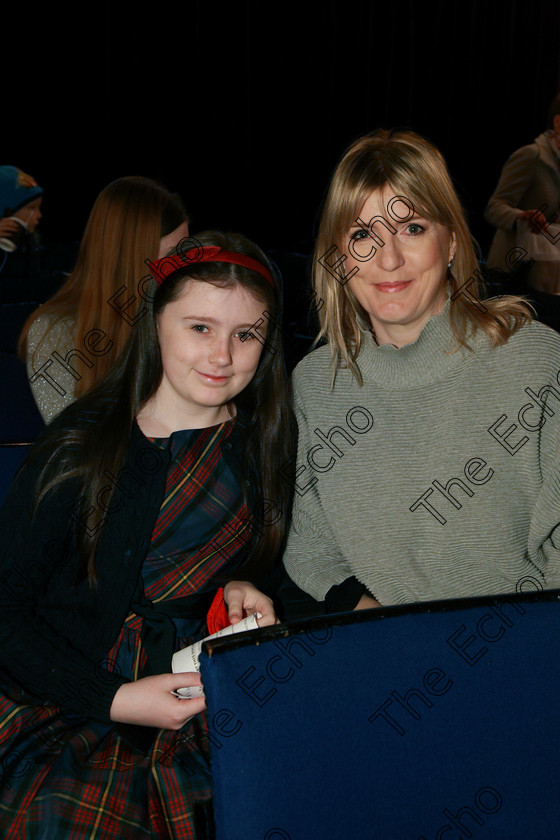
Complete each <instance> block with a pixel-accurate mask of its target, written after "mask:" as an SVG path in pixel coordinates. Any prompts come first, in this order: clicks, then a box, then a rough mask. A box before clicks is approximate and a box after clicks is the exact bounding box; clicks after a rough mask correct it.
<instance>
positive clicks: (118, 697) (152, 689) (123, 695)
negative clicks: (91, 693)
mask: <svg viewBox="0 0 560 840" xmlns="http://www.w3.org/2000/svg"><path fill="white" fill-rule="evenodd" d="M189 685H202V681H201V679H200V675H199V674H195V673H194V672H193V673H191V672H189V673H183V674H157V675H156V676H153V677H142V678H141V679H139V680H136V681H135V682H130V683H125V684H124V685H121V687H120V688H119V689H118V690H117V693H116V694H115V696H114V697H113V702H112V704H111V710H110V717H111V720H113V721H115V723H136V724H139V725H140V726H156V727H157V728H158V729H175V730H177V729H181V727H182V726H184V725H185V723H186V722H187V721H188V720H190V719H191V718H192V717H194V715H197V714H198V713H199V712H201V711H202V710H203V709H205V708H206V702H205V699H204V697H199V698H196V699H194V700H183V699H181V700H180V699H179V698H178V697H175V696H174V695H173V694H171V692H172V691H176V690H177V689H178V688H185V687H186V686H189Z"/></svg>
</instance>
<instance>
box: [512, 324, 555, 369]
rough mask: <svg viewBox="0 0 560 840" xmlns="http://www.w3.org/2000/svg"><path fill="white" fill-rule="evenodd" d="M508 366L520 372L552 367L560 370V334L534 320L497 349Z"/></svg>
mask: <svg viewBox="0 0 560 840" xmlns="http://www.w3.org/2000/svg"><path fill="white" fill-rule="evenodd" d="M496 349H497V350H498V351H499V355H500V356H501V357H502V359H504V360H505V357H507V358H508V364H509V365H510V366H512V367H515V368H518V369H520V370H527V369H530V370H531V369H532V370H537V369H540V368H549V367H552V368H553V369H554V370H556V371H558V370H560V333H558V332H556V330H553V329H551V327H548V326H546V324H543V323H541V322H540V321H535V320H532V321H530V322H529V323H528V324H524V325H523V326H522V327H520V328H519V329H518V330H516V331H515V332H514V333H513V334H512V335H511V336H510V337H509V339H508V340H507V342H505V343H504V344H501V345H499V347H497V348H496Z"/></svg>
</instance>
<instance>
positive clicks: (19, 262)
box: [0, 166, 43, 281]
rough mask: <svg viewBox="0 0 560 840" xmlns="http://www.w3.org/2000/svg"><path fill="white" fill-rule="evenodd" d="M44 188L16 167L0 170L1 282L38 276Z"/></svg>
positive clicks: (0, 167)
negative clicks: (38, 243) (7, 279)
mask: <svg viewBox="0 0 560 840" xmlns="http://www.w3.org/2000/svg"><path fill="white" fill-rule="evenodd" d="M42 201H43V188H42V187H40V186H39V185H38V183H37V181H35V179H34V178H32V177H31V175H27V174H26V173H25V172H22V170H21V169H18V168H17V167H16V166H0V281H1V280H2V279H4V278H6V277H9V278H15V277H30V276H32V275H34V274H38V273H39V268H38V256H37V252H38V246H37V240H36V231H37V226H38V224H39V221H40V219H41V215H42V214H41V204H42Z"/></svg>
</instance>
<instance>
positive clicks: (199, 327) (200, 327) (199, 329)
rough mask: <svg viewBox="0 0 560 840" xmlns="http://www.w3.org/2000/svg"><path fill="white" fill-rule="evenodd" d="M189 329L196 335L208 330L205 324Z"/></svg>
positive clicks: (194, 325) (195, 325)
mask: <svg viewBox="0 0 560 840" xmlns="http://www.w3.org/2000/svg"><path fill="white" fill-rule="evenodd" d="M191 329H192V330H194V331H195V332H197V333H203V332H206V331H207V330H208V327H207V326H206V325H205V324H193V325H192V327H191Z"/></svg>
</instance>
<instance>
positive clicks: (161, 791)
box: [0, 616, 213, 840]
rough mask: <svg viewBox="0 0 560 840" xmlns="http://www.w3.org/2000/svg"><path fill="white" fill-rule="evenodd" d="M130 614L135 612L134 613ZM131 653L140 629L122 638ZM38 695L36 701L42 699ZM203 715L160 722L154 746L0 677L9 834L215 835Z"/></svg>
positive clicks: (0, 781) (68, 837)
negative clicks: (175, 723) (177, 724)
mask: <svg viewBox="0 0 560 840" xmlns="http://www.w3.org/2000/svg"><path fill="white" fill-rule="evenodd" d="M130 618H131V619H132V620H133V621H134V620H135V619H136V621H138V617H137V616H131V617H130ZM118 644H119V645H120V646H121V651H120V653H121V655H120V656H119V660H120V661H121V662H122V660H123V656H122V647H123V645H124V647H125V648H128V651H129V653H130V654H131V657H134V659H135V660H136V661H137V662H139V661H141V657H139V656H138V655H137V650H138V645H139V644H140V633H139V631H138V630H136V629H132V628H127V627H125V628H123V631H121V635H120V637H119V643H118ZM35 702H36V700H35ZM207 733H208V729H207V725H206V716H205V713H204V712H203V713H202V714H198V715H196V716H195V717H194V718H192V720H190V721H188V722H187V724H186V725H185V726H184V727H183V728H182V729H181V730H180V731H177V732H176V731H173V730H156V731H155V738H154V739H153V742H152V744H151V746H150V747H149V748H148V749H147V750H142V749H140V748H138V747H136V746H134V745H133V744H132V743H131V742H130V741H129V739H127V738H126V737H122V736H121V735H120V734H119V733H118V732H117V730H116V729H115V727H114V726H113V725H111V724H104V723H102V722H99V721H95V720H85V719H84V718H81V717H69V716H68V715H67V714H65V713H64V712H63V711H62V710H61V709H60V708H59V707H56V706H53V705H50V704H48V703H47V704H43V705H40V706H37V705H31V698H30V697H29V696H26V695H25V693H24V692H23V691H22V690H21V688H19V687H18V686H16V685H15V684H14V683H13V682H11V681H10V679H9V678H8V677H7V676H6V675H5V674H2V675H1V676H0V756H1V761H0V837H2V838H3V840H86V838H88V840H122V838H136V837H138V838H148V837H150V838H154V837H155V838H158V839H159V838H161V840H194V839H195V838H197V840H200V838H206V837H211V836H212V833H213V831H212V822H213V821H212V809H211V795H212V788H211V778H210V772H209V768H210V762H209V746H208V735H207Z"/></svg>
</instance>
